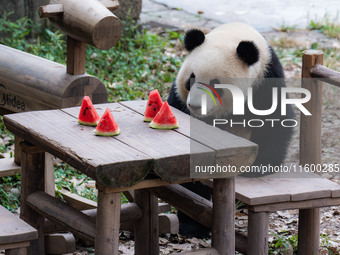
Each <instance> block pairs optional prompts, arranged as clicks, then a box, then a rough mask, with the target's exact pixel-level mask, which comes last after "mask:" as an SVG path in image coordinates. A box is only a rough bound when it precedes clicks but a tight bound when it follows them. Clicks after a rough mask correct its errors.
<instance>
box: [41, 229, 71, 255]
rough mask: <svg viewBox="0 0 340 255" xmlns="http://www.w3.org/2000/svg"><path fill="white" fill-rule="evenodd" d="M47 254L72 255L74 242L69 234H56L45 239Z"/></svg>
mask: <svg viewBox="0 0 340 255" xmlns="http://www.w3.org/2000/svg"><path fill="white" fill-rule="evenodd" d="M45 242H46V253H47V254H70V253H71V254H72V253H73V252H75V250H76V241H75V238H74V236H73V235H72V234H71V233H56V234H51V235H47V236H46V237H45Z"/></svg>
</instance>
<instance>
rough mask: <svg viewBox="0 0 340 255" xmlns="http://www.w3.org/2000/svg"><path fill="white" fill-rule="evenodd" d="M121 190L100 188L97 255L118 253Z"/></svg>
mask: <svg viewBox="0 0 340 255" xmlns="http://www.w3.org/2000/svg"><path fill="white" fill-rule="evenodd" d="M120 200H121V195H120V192H115V193H104V192H102V191H101V190H99V194H98V209H97V224H96V231H97V232H96V240H95V249H96V254H97V255H106V254H112V255H118V246H119V225H120Z"/></svg>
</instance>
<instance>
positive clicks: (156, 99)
mask: <svg viewBox="0 0 340 255" xmlns="http://www.w3.org/2000/svg"><path fill="white" fill-rule="evenodd" d="M162 105H163V101H162V98H161V96H160V95H159V92H158V90H157V89H155V90H152V91H151V92H150V94H149V99H148V102H147V103H146V109H145V113H144V121H146V122H150V121H152V119H153V118H154V117H155V116H156V114H157V113H158V111H159V109H161V107H162Z"/></svg>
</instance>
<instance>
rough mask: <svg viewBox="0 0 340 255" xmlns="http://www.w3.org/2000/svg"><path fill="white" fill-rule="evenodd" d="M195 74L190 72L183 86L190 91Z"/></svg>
mask: <svg viewBox="0 0 340 255" xmlns="http://www.w3.org/2000/svg"><path fill="white" fill-rule="evenodd" d="M195 77H196V76H195V74H194V73H192V74H191V75H190V77H189V79H188V80H187V82H186V84H185V88H186V89H187V90H188V91H190V88H191V86H192V85H193V84H194V83H195Z"/></svg>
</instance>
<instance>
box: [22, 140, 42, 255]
mask: <svg viewBox="0 0 340 255" xmlns="http://www.w3.org/2000/svg"><path fill="white" fill-rule="evenodd" d="M20 146H21V149H22V150H21V167H22V168H21V169H22V170H21V207H20V218H21V219H23V220H24V221H26V222H27V223H28V224H30V225H31V226H33V227H34V228H35V229H37V231H38V240H33V241H31V247H30V248H29V250H30V254H39V255H43V254H45V241H44V232H43V227H44V222H45V219H44V217H43V216H41V215H40V214H39V213H37V212H36V211H34V210H33V209H32V208H30V207H29V204H28V202H27V198H28V197H29V196H30V195H31V194H32V193H35V192H39V191H44V189H45V185H44V178H45V176H44V165H45V153H44V152H42V151H41V149H40V148H38V147H36V146H33V145H31V144H29V143H27V142H21V143H20Z"/></svg>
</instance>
